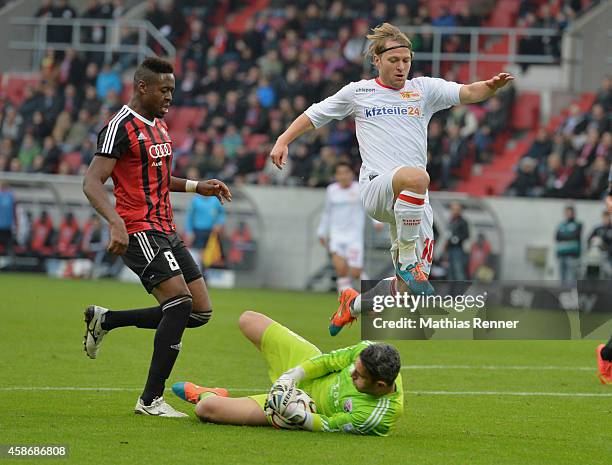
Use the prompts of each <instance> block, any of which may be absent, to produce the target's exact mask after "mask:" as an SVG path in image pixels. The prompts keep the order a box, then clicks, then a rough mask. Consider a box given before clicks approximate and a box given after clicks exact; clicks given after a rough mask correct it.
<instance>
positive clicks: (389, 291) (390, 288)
mask: <svg viewBox="0 0 612 465" xmlns="http://www.w3.org/2000/svg"><path fill="white" fill-rule="evenodd" d="M396 292H397V285H396V278H395V276H389V277H388V278H385V279H382V280H381V281H380V282H379V283H378V284H376V286H374V287H373V288H372V289H371V290H370V291H368V292H366V299H367V298H370V299H371V298H372V297H373V296H374V295H395V293H396ZM362 295H363V294H359V295H358V296H357V297H355V300H353V303H352V305H351V306H350V310H351V315H352V316H354V317H355V318H357V317H358V316H359V315H360V313H361V296H362Z"/></svg>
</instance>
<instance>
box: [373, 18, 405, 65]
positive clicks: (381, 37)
mask: <svg viewBox="0 0 612 465" xmlns="http://www.w3.org/2000/svg"><path fill="white" fill-rule="evenodd" d="M366 37H367V38H368V39H369V40H371V41H372V44H371V45H370V47H369V48H368V55H369V56H370V58H374V55H380V54H381V53H382V52H383V51H384V50H385V49H386V48H387V45H386V44H387V40H392V41H394V42H397V43H398V44H400V45H404V46H406V47H408V50H410V56H411V57H412V56H413V55H414V53H413V52H412V42H411V41H410V39H409V38H408V36H407V35H406V34H404V33H403V32H402V31H400V29H399V28H398V27H397V26H394V25H393V24H389V23H382V24H381V25H380V26H377V27H375V28H374V29H372V33H371V34H368V35H367V36H366Z"/></svg>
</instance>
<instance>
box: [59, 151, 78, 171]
mask: <svg viewBox="0 0 612 465" xmlns="http://www.w3.org/2000/svg"><path fill="white" fill-rule="evenodd" d="M60 163H66V164H67V165H68V166H69V167H70V172H71V173H73V174H76V173H78V172H79V169H80V168H81V165H82V164H83V158H82V156H81V152H70V153H64V154H62V156H61V157H60Z"/></svg>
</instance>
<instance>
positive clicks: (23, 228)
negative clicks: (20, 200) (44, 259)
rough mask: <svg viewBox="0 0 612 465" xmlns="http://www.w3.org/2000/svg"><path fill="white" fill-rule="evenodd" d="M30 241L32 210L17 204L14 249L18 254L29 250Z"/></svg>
mask: <svg viewBox="0 0 612 465" xmlns="http://www.w3.org/2000/svg"><path fill="white" fill-rule="evenodd" d="M31 241H32V212H30V211H29V210H26V209H25V208H23V206H22V205H21V204H17V205H16V208H15V251H16V253H19V254H25V253H28V252H29V247H30V243H31Z"/></svg>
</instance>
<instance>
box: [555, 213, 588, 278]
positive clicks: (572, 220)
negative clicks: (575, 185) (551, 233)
mask: <svg viewBox="0 0 612 465" xmlns="http://www.w3.org/2000/svg"><path fill="white" fill-rule="evenodd" d="M581 237H582V223H580V222H578V221H577V220H576V212H575V210H574V207H572V206H567V207H565V221H563V222H562V223H561V224H560V225H559V226H558V227H557V233H556V235H555V239H556V243H557V246H556V250H557V258H558V260H559V275H560V277H561V283H562V284H563V285H564V286H567V287H574V286H575V285H576V280H577V279H578V267H579V262H580V255H581V254H582V246H581Z"/></svg>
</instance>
